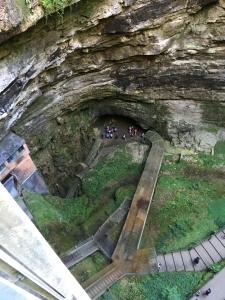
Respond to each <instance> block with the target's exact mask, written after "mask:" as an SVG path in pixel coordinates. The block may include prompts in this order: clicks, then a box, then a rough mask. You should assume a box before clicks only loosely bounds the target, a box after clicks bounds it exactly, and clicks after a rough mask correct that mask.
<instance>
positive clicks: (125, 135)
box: [93, 115, 144, 144]
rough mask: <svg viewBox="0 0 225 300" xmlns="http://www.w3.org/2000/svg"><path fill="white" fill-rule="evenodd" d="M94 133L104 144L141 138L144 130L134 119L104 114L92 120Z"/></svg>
mask: <svg viewBox="0 0 225 300" xmlns="http://www.w3.org/2000/svg"><path fill="white" fill-rule="evenodd" d="M93 128H94V132H95V135H96V136H97V137H100V138H102V139H103V142H104V143H105V144H112V143H118V142H120V141H122V140H133V139H135V138H141V137H142V136H143V134H144V130H143V129H142V128H141V127H140V126H139V125H138V124H137V122H135V121H134V120H132V119H130V118H128V117H124V116H118V115H104V116H100V117H98V118H96V119H95V120H94V122H93Z"/></svg>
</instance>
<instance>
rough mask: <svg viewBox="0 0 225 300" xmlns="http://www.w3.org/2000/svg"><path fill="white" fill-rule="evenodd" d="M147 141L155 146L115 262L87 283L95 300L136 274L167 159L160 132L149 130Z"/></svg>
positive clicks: (118, 245)
mask: <svg viewBox="0 0 225 300" xmlns="http://www.w3.org/2000/svg"><path fill="white" fill-rule="evenodd" d="M145 139H146V141H147V142H148V143H149V144H152V147H151V150H150V152H149V155H148V158H147V160H146V164H145V167H144V171H143V173H142V175H141V178H140V181H139V183H138V186H137V190H136V193H135V195H134V197H133V200H132V203H131V207H130V210H129V213H128V216H127V219H126V221H125V224H124V227H123V230H122V233H121V235H120V238H119V241H118V243H117V246H116V249H115V251H114V253H113V256H112V260H113V263H112V264H111V265H109V266H107V267H106V268H105V269H103V270H102V271H100V272H99V273H97V274H95V275H94V276H93V277H92V278H90V279H89V280H88V281H86V282H85V283H84V287H85V289H86V291H87V293H88V294H89V296H90V297H91V298H92V299H97V298H98V297H100V296H101V295H102V294H103V293H104V292H105V291H106V289H107V288H109V287H110V286H112V285H113V284H114V283H115V282H116V281H117V280H119V279H120V278H121V277H123V276H125V275H126V274H130V273H133V272H134V271H135V268H134V266H135V265H136V259H137V253H138V252H139V251H140V250H138V249H139V244H140V241H141V237H142V234H143V231H144V227H145V222H146V219H147V216H148V212H149V208H150V205H151V201H152V197H153V194H154V190H155V186H156V182H157V179H158V174H159V170H160V168H161V164H162V160H163V157H164V146H163V141H162V139H161V137H160V136H159V135H158V134H157V133H155V132H151V131H149V132H147V134H146V135H145ZM145 258H146V257H144V259H145ZM138 271H140V270H139V268H138Z"/></svg>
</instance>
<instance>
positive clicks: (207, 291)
mask: <svg viewBox="0 0 225 300" xmlns="http://www.w3.org/2000/svg"><path fill="white" fill-rule="evenodd" d="M199 261H200V257H198V256H197V257H195V258H194V260H193V263H194V265H197V264H198V263H199ZM211 292H212V291H211V289H210V288H208V289H207V290H206V291H205V292H204V293H203V295H205V296H208V295H209V294H211ZM200 295H201V291H200V290H199V291H197V293H196V294H195V296H196V297H199V296H200ZM196 299H197V298H196Z"/></svg>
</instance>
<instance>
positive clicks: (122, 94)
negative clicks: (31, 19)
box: [0, 0, 225, 151]
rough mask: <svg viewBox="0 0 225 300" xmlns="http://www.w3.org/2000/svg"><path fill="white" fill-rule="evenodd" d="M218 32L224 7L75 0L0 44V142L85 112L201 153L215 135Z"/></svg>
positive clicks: (224, 100) (219, 88)
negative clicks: (131, 123)
mask: <svg viewBox="0 0 225 300" xmlns="http://www.w3.org/2000/svg"><path fill="white" fill-rule="evenodd" d="M224 33H225V2H224V0H220V1H216V0H198V1H192V0H189V1H186V0H157V1H156V0H151V1H149V0H124V1H121V0H120V1H119V0H101V1H91V0H82V1H80V2H79V3H78V4H76V5H74V6H73V7H71V8H70V9H68V11H66V12H65V15H64V17H63V18H59V17H57V16H52V17H49V18H48V19H47V20H45V19H43V20H42V21H40V22H39V23H38V24H37V25H36V26H35V27H33V28H31V29H30V30H28V31H27V32H24V33H22V34H20V35H18V36H16V37H14V38H12V39H10V40H9V41H8V42H5V43H3V44H2V45H1V46H0V119H1V121H0V129H1V131H0V134H1V135H4V134H5V132H6V131H8V130H9V129H10V128H13V129H14V130H15V131H17V132H18V133H20V134H23V135H24V136H25V137H26V136H29V135H33V134H35V133H36V132H41V131H43V130H44V129H45V128H47V127H46V126H47V125H48V123H49V122H50V121H51V120H53V119H55V118H61V117H62V116H63V115H65V114H67V113H68V111H70V112H78V111H79V110H80V109H87V110H89V113H90V115H91V116H92V117H96V116H99V115H103V114H119V115H124V116H128V117H130V118H133V119H134V120H135V121H137V122H138V123H139V124H140V125H141V126H142V127H143V128H145V129H147V128H154V129H155V130H157V131H158V132H159V133H160V134H161V135H163V136H164V137H165V138H168V139H169V140H171V141H173V142H174V144H181V145H183V146H187V147H191V146H195V148H197V149H204V150H207V151H210V150H211V148H213V146H214V144H215V143H216V141H217V140H218V139H220V138H224V136H225V134H224V121H225V83H224V78H225V54H224V53H225V34H224ZM58 120H59V119H58Z"/></svg>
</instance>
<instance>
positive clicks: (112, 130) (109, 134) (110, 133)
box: [102, 126, 118, 139]
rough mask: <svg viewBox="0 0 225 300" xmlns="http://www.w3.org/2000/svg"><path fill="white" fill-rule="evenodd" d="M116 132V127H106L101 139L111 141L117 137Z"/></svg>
mask: <svg viewBox="0 0 225 300" xmlns="http://www.w3.org/2000/svg"><path fill="white" fill-rule="evenodd" d="M117 131H118V128H117V127H116V126H112V127H110V126H106V128H105V130H104V133H102V138H103V139H104V138H106V139H112V138H113V137H114V136H115V138H118V135H117V134H116V133H117Z"/></svg>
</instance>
